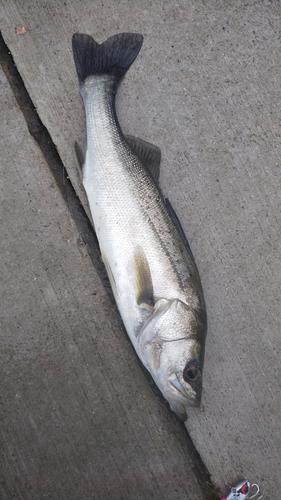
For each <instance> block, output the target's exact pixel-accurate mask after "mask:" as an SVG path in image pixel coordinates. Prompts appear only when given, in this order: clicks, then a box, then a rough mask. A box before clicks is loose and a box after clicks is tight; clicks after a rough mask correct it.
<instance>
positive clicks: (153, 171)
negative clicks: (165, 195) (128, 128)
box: [125, 135, 161, 186]
mask: <svg viewBox="0 0 281 500" xmlns="http://www.w3.org/2000/svg"><path fill="white" fill-rule="evenodd" d="M125 139H126V141H127V143H128V144H129V146H130V148H131V149H132V150H133V151H134V153H135V154H136V155H137V156H138V158H139V159H140V161H141V162H142V164H143V166H144V167H145V168H146V170H147V171H148V172H149V173H150V175H151V177H152V179H153V180H154V182H155V184H156V186H158V184H159V175H160V163H161V149H160V148H158V147H157V146H154V144H151V143H150V142H146V141H144V140H143V139H139V138H138V137H134V136H133V135H125Z"/></svg>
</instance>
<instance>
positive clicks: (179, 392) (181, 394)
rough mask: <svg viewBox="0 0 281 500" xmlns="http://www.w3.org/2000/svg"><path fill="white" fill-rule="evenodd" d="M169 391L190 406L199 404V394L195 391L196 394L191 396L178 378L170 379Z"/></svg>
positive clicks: (173, 396) (175, 397)
mask: <svg viewBox="0 0 281 500" xmlns="http://www.w3.org/2000/svg"><path fill="white" fill-rule="evenodd" d="M169 386H170V389H169V392H170V394H171V393H172V394H171V395H172V398H173V399H175V400H176V401H179V402H180V403H182V404H184V405H188V406H199V405H200V399H201V398H200V399H197V395H196V393H195V392H194V396H189V395H188V394H187V393H186V391H185V390H184V388H183V386H182V385H181V383H180V382H179V380H178V379H177V378H174V379H172V380H169Z"/></svg>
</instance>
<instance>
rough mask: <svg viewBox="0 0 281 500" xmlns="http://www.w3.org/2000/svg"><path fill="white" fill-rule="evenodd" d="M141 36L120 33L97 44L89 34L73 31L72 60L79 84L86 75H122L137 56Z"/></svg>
mask: <svg viewBox="0 0 281 500" xmlns="http://www.w3.org/2000/svg"><path fill="white" fill-rule="evenodd" d="M142 42H143V36H142V35H138V34H136V33H120V34H118V35H114V36H111V37H110V38H108V39H107V40H106V41H105V42H103V43H102V44H98V43H97V42H96V41H95V40H94V39H93V38H92V37H91V36H90V35H84V34H80V33H75V34H74V35H73V37H72V49H73V57H74V62H75V66H76V70H77V74H78V78H79V83H80V85H83V83H84V81H85V80H86V78H87V77H88V76H91V75H97V74H104V73H108V74H113V75H116V76H117V77H122V76H123V75H124V74H125V73H126V71H127V70H128V69H129V67H130V66H131V64H132V63H133V62H134V60H135V58H136V57H137V55H138V53H139V51H140V49H141V46H142Z"/></svg>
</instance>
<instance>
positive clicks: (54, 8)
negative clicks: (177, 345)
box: [0, 0, 281, 500]
mask: <svg viewBox="0 0 281 500" xmlns="http://www.w3.org/2000/svg"><path fill="white" fill-rule="evenodd" d="M280 15H281V5H280V2H279V1H260V2H259V1H248V2H247V3H245V2H238V1H237V2H235V1H233V2H221V1H219V0H218V1H216V0H215V1H210V2H208V1H202V2H201V1H199V0H193V1H189V2H187V1H178V2H177V3H175V2H171V1H159V0H155V1H154V2H150V1H149V0H142V1H137V0H136V1H128V0H118V1H117V0H116V1H114V2H112V1H109V0H103V1H101V0H97V1H95V2H91V1H90V0H84V1H83V2H79V1H78V0H73V1H66V2H56V1H54V0H52V1H48V2H47V1H46V2H43V1H40V0H37V1H35V0H27V1H25V2H22V1H20V0H9V1H8V0H4V1H3V2H2V3H1V6H0V16H1V23H0V24H1V30H2V35H3V38H4V40H5V42H6V44H7V46H8V48H9V51H10V52H11V54H12V56H13V58H14V61H15V64H16V65H17V68H18V71H19V73H20V74H21V77H22V79H23V82H24V84H25V86H26V88H27V90H28V93H29V95H30V97H31V99H32V101H33V103H34V106H35V107H36V109H37V111H38V114H39V117H40V118H41V120H42V122H43V124H44V125H45V126H46V128H47V129H48V131H49V133H50V135H51V138H52V141H53V142H54V144H55V145H56V147H57V149H58V152H59V155H60V157H61V159H62V162H63V164H64V166H65V168H66V170H67V173H68V176H69V177H70V180H71V182H72V184H73V186H74V188H75V191H76V193H77V194H78V196H79V197H80V199H81V202H82V204H83V205H84V207H85V210H86V211H88V207H87V202H86V199H85V194H84V192H83V190H82V187H81V184H80V180H79V176H78V173H77V170H76V166H75V162H74V158H73V151H72V145H73V143H74V141H75V140H76V139H80V138H81V136H82V135H83V131H84V127H85V125H84V112H83V107H82V103H81V101H80V98H79V93H78V86H77V77H76V74H75V68H74V63H73V60H72V53H71V45H70V43H71V36H72V34H73V33H74V32H75V31H79V32H85V33H89V34H92V35H93V36H94V37H95V38H96V39H97V40H98V41H100V42H102V41H103V40H105V39H106V38H107V37H109V36H111V35H113V34H115V33H117V32H122V31H134V32H140V33H142V34H143V35H144V45H143V48H142V51H141V53H140V55H139V56H138V58H137V60H136V62H135V63H134V65H133V66H132V68H131V69H130V71H129V73H128V75H127V76H126V78H125V80H124V81H123V83H122V85H121V87H120V91H119V94H118V103H117V104H118V108H117V110H118V116H119V117H120V121H121V124H122V127H123V130H124V132H126V133H130V134H133V135H135V136H139V137H142V138H143V139H146V140H148V141H150V142H153V143H155V144H157V145H158V146H159V147H160V148H161V150H162V156H163V160H162V170H161V177H160V182H161V187H162V190H163V192H164V193H165V195H167V196H168V197H169V199H170V200H171V202H172V204H173V206H174V208H175V209H176V211H177V213H178V216H179V218H180V220H181V222H182V225H183V228H184V230H185V232H186V235H187V237H188V240H189V243H190V245H191V248H192V251H193V253H194V256H195V259H196V263H197V265H198V268H199V271H200V274H201V278H202V283H203V289H204V293H205V299H206V303H207V310H208V320H209V330H208V338H207V344H206V361H205V372H204V391H203V401H202V407H201V409H200V410H198V409H190V411H189V419H188V422H187V424H186V426H187V430H188V432H189V434H190V436H191V438H192V440H193V442H194V444H195V446H196V448H197V450H198V452H199V454H200V456H201V458H202V460H203V462H204V464H205V465H206V467H207V469H208V470H209V472H210V474H211V478H212V481H213V483H214V484H216V485H217V486H218V487H220V488H221V490H222V491H224V492H227V489H225V487H224V482H225V481H227V482H228V483H231V484H232V483H233V484H234V483H235V481H236V480H239V479H243V478H245V477H246V478H248V479H249V480H250V481H251V482H255V483H258V484H259V485H260V488H261V491H262V493H263V499H268V500H269V499H270V500H277V499H279V496H280V495H279V490H280V489H281V479H280V470H281V451H280V450H281V426H280V420H281V418H280V415H281V391H280V380H281V378H280V375H281V373H280V353H281V339H280V330H281V328H280V327H281V321H280V306H279V302H280V299H279V295H280V288H281V266H280V243H279V242H280V233H281V222H280V202H281V181H280V165H279V163H280V111H279V107H280V97H281V96H280V81H281V74H280V73H281V70H280V50H281V46H280ZM22 26H24V27H25V29H26V33H25V34H24V35H18V34H17V32H16V30H15V28H16V27H22ZM0 78H1V89H0V92H1V102H2V109H1V125H2V134H1V143H0V147H1V159H2V161H1V169H2V174H1V189H2V209H1V212H2V213H1V264H2V269H3V271H2V286H1V289H2V290H1V291H2V300H1V303H2V312H1V344H2V349H1V354H0V356H1V357H0V359H1V364H0V369H1V378H0V380H1V385H2V390H1V433H2V434H1V441H2V442H1V445H2V446H3V453H1V461H2V462H1V463H2V465H0V497H1V498H4V499H10V498H23V499H38V498H49V499H66V498H71V499H76V498H77V499H88V498H97V499H103V498H106V499H107V498H108V499H115V498H116V499H119V498H120V499H121V498H124V499H145V498H155V499H162V498H163V499H164V498H166V499H171V500H173V499H176V498H178V499H185V498H186V499H190V500H195V499H196V500H198V499H200V498H202V499H206V498H207V493H206V491H207V490H204V487H203V486H202V485H203V483H204V481H205V482H206V480H205V477H206V476H205V475H204V472H203V471H201V472H200V461H199V459H198V457H196V455H193V458H194V463H193V462H192V460H193V458H192V454H191V453H190V452H189V448H190V447H191V444H190V443H189V437H188V434H187V433H185V430H184V427H183V425H182V424H181V423H179V422H178V420H177V418H176V417H175V416H174V415H173V414H172V413H171V412H170V411H169V410H168V408H167V406H166V404H165V402H164V401H163V400H162V398H161V397H160V396H159V394H158V392H157V391H156V389H155V387H154V385H153V384H152V383H151V381H150V379H149V378H148V377H147V376H146V374H145V373H144V372H143V370H142V368H141V366H140V364H139V363H138V360H137V358H136V356H135V354H134V352H133V349H132V347H131V345H130V343H129V341H128V338H127V337H126V335H125V334H124V331H123V327H122V325H121V321H120V319H119V316H118V313H117V311H116V309H115V306H114V305H113V304H112V302H111V300H110V298H109V296H108V295H107V293H106V292H105V288H104V286H103V284H102V282H101V281H100V278H99V275H98V274H97V271H96V269H95V267H94V266H93V263H92V260H91V259H90V257H89V255H88V252H87V247H86V246H85V244H84V243H83V239H82V238H81V234H80V233H79V230H78V229H77V227H76V225H75V223H74V221H73V219H72V217H71V216H70V204H67V203H65V202H64V201H63V198H62V196H61V192H60V190H59V189H58V187H57V184H56V182H55V181H54V179H53V177H52V175H51V173H50V170H49V166H48V165H47V163H46V162H45V160H44V157H43V155H42V152H41V151H40V149H39V148H38V146H37V145H36V143H35V142H34V140H33V138H32V137H31V135H30V134H29V131H28V128H27V126H26V123H25V121H24V118H23V116H22V113H21V111H20V109H19V107H18V105H17V103H16V101H15V99H14V96H13V93H12V90H11V88H10V86H9V83H8V82H7V79H6V76H5V75H4V73H3V72H2V73H1V75H0ZM202 478H203V481H202Z"/></svg>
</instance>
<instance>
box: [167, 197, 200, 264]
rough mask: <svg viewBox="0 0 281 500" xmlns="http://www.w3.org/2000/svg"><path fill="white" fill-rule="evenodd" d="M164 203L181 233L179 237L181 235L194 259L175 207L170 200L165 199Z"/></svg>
mask: <svg viewBox="0 0 281 500" xmlns="http://www.w3.org/2000/svg"><path fill="white" fill-rule="evenodd" d="M164 201H165V205H166V208H167V210H168V212H169V214H170V217H171V219H172V221H173V223H174V225H175V226H176V228H177V230H178V233H179V235H180V237H181V239H182V241H183V243H184V244H185V246H186V248H187V250H188V252H189V254H190V255H191V257H192V258H193V255H192V251H191V248H190V246H189V243H188V241H187V239H186V236H185V234H184V230H183V228H182V225H181V223H180V221H179V219H178V216H177V214H176V212H175V211H174V209H173V207H172V205H171V202H170V201H169V200H168V198H165V200H164Z"/></svg>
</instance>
